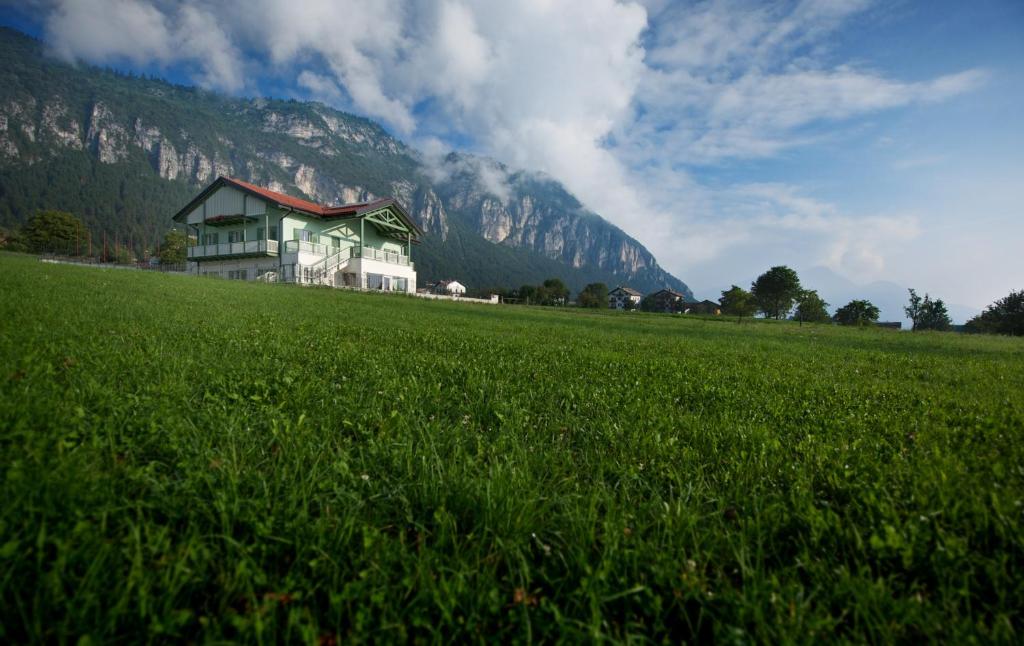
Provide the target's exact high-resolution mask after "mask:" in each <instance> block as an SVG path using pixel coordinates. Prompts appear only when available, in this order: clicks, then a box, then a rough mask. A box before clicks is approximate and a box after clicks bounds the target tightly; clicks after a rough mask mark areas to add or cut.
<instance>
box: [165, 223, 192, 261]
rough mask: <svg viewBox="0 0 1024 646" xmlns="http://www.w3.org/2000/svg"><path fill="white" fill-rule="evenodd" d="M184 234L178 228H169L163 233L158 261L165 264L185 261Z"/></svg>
mask: <svg viewBox="0 0 1024 646" xmlns="http://www.w3.org/2000/svg"><path fill="white" fill-rule="evenodd" d="M185 240H186V238H185V234H184V233H183V232H182V231H180V230H178V229H170V230H168V231H167V233H166V234H164V242H163V244H162V245H160V262H161V263H162V264H165V265H180V264H181V263H183V262H185Z"/></svg>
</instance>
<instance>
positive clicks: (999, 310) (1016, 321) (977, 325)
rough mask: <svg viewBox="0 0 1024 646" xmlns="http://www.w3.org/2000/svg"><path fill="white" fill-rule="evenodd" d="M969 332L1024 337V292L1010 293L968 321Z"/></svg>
mask: <svg viewBox="0 0 1024 646" xmlns="http://www.w3.org/2000/svg"><path fill="white" fill-rule="evenodd" d="M967 331H968V332H984V333H987V334H1010V335H1013V336H1024V290H1021V291H1019V292H1010V295H1009V296H1006V297H1004V298H1000V299H999V300H997V301H996V302H995V303H992V304H991V305H989V306H988V307H986V308H985V311H984V312H982V313H981V314H979V315H978V316H975V317H974V318H972V319H971V320H970V321H967Z"/></svg>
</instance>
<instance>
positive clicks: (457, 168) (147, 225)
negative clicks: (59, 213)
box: [0, 29, 690, 294]
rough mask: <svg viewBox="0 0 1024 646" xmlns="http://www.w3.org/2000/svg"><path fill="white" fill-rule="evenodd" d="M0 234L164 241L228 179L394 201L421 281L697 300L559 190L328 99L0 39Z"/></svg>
mask: <svg viewBox="0 0 1024 646" xmlns="http://www.w3.org/2000/svg"><path fill="white" fill-rule="evenodd" d="M0 57H2V60H3V61H4V66H3V67H2V68H0V224H2V225H4V226H15V225H17V224H19V223H21V222H24V221H25V219H26V218H28V217H29V216H30V215H31V214H32V213H33V212H34V211H35V210H36V209H40V208H60V209H65V210H69V211H72V212H73V213H75V214H76V215H78V216H79V217H81V218H82V219H83V221H84V222H85V223H86V224H87V225H88V226H89V227H90V229H91V230H92V231H93V233H94V234H95V235H99V234H100V233H101V232H105V233H106V234H107V235H108V236H117V237H118V238H119V239H122V240H126V239H128V238H131V239H132V240H133V241H135V245H136V247H141V246H143V245H146V244H153V242H154V241H156V240H158V239H159V238H160V237H161V236H162V233H163V231H165V230H166V229H167V228H168V227H169V226H170V224H171V222H170V218H171V215H173V213H174V212H175V211H176V210H177V209H178V208H179V207H180V206H181V205H183V204H185V203H186V202H187V201H188V200H189V199H190V198H191V197H192V196H194V195H195V193H196V192H197V191H198V190H199V189H200V188H202V187H203V186H204V185H205V184H207V183H208V182H210V181H212V180H213V179H214V178H215V177H217V175H221V174H224V175H232V176H235V177H239V178H241V179H245V180H248V181H251V182H254V183H257V184H260V185H264V186H267V187H270V188H272V189H274V190H277V191H282V192H285V193H289V194H292V195H297V196H301V197H305V198H308V199H312V200H315V201H317V202H321V203H325V204H338V203H345V202H353V201H359V200H364V199H368V198H370V197H374V196H385V195H390V196H394V197H395V198H397V199H398V200H399V201H400V202H401V203H402V205H403V206H404V207H405V208H406V209H407V210H408V211H409V213H410V214H411V215H412V216H413V217H414V218H415V219H416V220H417V222H418V223H419V224H420V225H421V226H422V227H423V229H424V230H425V231H426V232H427V236H426V238H425V240H424V244H423V245H421V246H420V247H419V248H418V249H417V252H416V261H417V269H418V271H419V274H420V281H421V283H422V282H426V281H428V280H432V279H441V278H447V277H457V278H459V279H460V280H461V281H462V282H465V283H467V284H469V285H470V286H475V287H484V286H498V285H503V286H517V285H520V284H523V283H536V282H540V281H541V280H543V279H544V278H546V277H550V276H559V277H561V278H563V280H565V282H566V283H567V284H568V285H569V286H570V287H571V288H573V289H579V288H580V287H582V286H583V285H584V284H586V283H587V282H591V281H603V282H606V283H608V284H609V285H614V284H620V283H621V284H630V285H633V286H634V287H637V288H639V289H642V290H645V291H651V290H655V289H658V288H661V287H666V286H667V287H671V288H673V289H677V290H680V291H683V292H685V293H687V294H689V293H690V291H689V289H688V288H687V287H686V285H685V284H683V283H682V282H681V281H679V280H678V279H677V278H675V277H674V276H672V275H670V274H668V273H667V272H665V271H664V270H663V269H662V268H661V267H660V266H659V265H658V263H657V261H656V260H655V259H654V257H653V256H652V255H651V253H650V252H648V251H647V250H646V249H645V248H644V247H643V246H642V245H641V244H640V243H639V242H637V241H636V240H634V239H633V238H631V237H629V236H628V235H627V234H625V233H624V232H623V231H622V230H620V229H618V228H617V227H615V226H613V225H611V224H609V223H608V222H607V221H605V220H603V219H602V218H601V217H600V216H598V215H597V214H594V213H592V212H589V211H587V210H586V209H585V208H583V206H582V205H581V204H580V203H579V202H578V201H577V200H576V199H575V198H574V197H573V196H572V195H570V194H569V193H568V192H567V191H566V190H565V188H564V187H562V186H561V185H560V184H559V183H558V182H556V181H554V180H552V179H550V178H547V177H545V176H542V175H540V174H536V173H529V172H522V171H509V170H508V169H506V168H505V167H504V166H502V165H501V164H499V163H497V162H494V161H492V160H488V159H484V158H479V157H475V156H470V155H463V154H456V153H453V154H451V155H449V156H448V158H447V159H445V160H444V161H443V162H442V163H440V164H435V165H433V166H431V165H428V164H427V163H426V162H425V160H424V158H423V157H422V155H420V154H419V153H418V152H417V151H416V150H414V149H411V148H409V147H408V146H406V145H405V144H403V143H402V142H400V141H398V140H397V139H395V138H394V137H392V136H391V135H389V134H388V133H387V132H386V131H385V130H384V129H383V128H381V127H380V126H379V125H378V124H376V123H374V122H373V121H370V120H368V119H365V118H362V117H357V116H354V115H351V114H346V113H343V112H339V111H337V110H334V109H331V108H329V107H327V106H324V105H322V104H319V103H307V102H299V101H293V100H292V101H284V100H272V99H262V98H257V99H242V98H233V97H226V96H223V95H220V94H216V93H212V92H207V91H204V90H201V89H197V88H192V87H182V86H176V85H171V84H168V83H166V82H164V81H162V80H156V79H149V78H140V77H133V76H125V75H122V74H118V73H115V72H111V71H109V70H101V69H97V68H93V67H88V66H71V65H67V64H64V63H61V62H57V61H54V60H52V59H50V58H48V57H47V56H46V55H45V53H44V48H43V46H42V44H41V43H39V42H38V41H36V40H34V39H32V38H29V37H27V36H25V35H23V34H21V33H19V32H16V31H13V30H10V29H2V30H0Z"/></svg>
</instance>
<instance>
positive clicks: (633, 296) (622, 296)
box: [608, 286, 644, 310]
mask: <svg viewBox="0 0 1024 646" xmlns="http://www.w3.org/2000/svg"><path fill="white" fill-rule="evenodd" d="M643 297H644V295H643V294H641V293H640V292H638V291H636V290H635V289H633V288H632V287H622V286H619V287H616V288H615V289H613V290H611V291H610V292H608V307H609V308H611V309H613V310H624V309H637V308H639V307H640V301H641V300H642V299H643Z"/></svg>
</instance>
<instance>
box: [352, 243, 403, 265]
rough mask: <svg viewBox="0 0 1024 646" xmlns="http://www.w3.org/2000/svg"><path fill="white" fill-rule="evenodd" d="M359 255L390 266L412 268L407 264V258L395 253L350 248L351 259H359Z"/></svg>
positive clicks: (366, 248)
mask: <svg viewBox="0 0 1024 646" xmlns="http://www.w3.org/2000/svg"><path fill="white" fill-rule="evenodd" d="M360 253H361V254H362V257H363V258H366V259H367V260H380V261H382V262H387V263H391V264H392V265H404V266H406V267H410V266H412V265H411V263H410V262H409V256H406V255H403V254H400V253H398V252H396V251H384V250H383V249H374V248H372V247H363V248H362V249H361V250H360V249H359V247H352V257H353V258H359V257H360Z"/></svg>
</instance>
